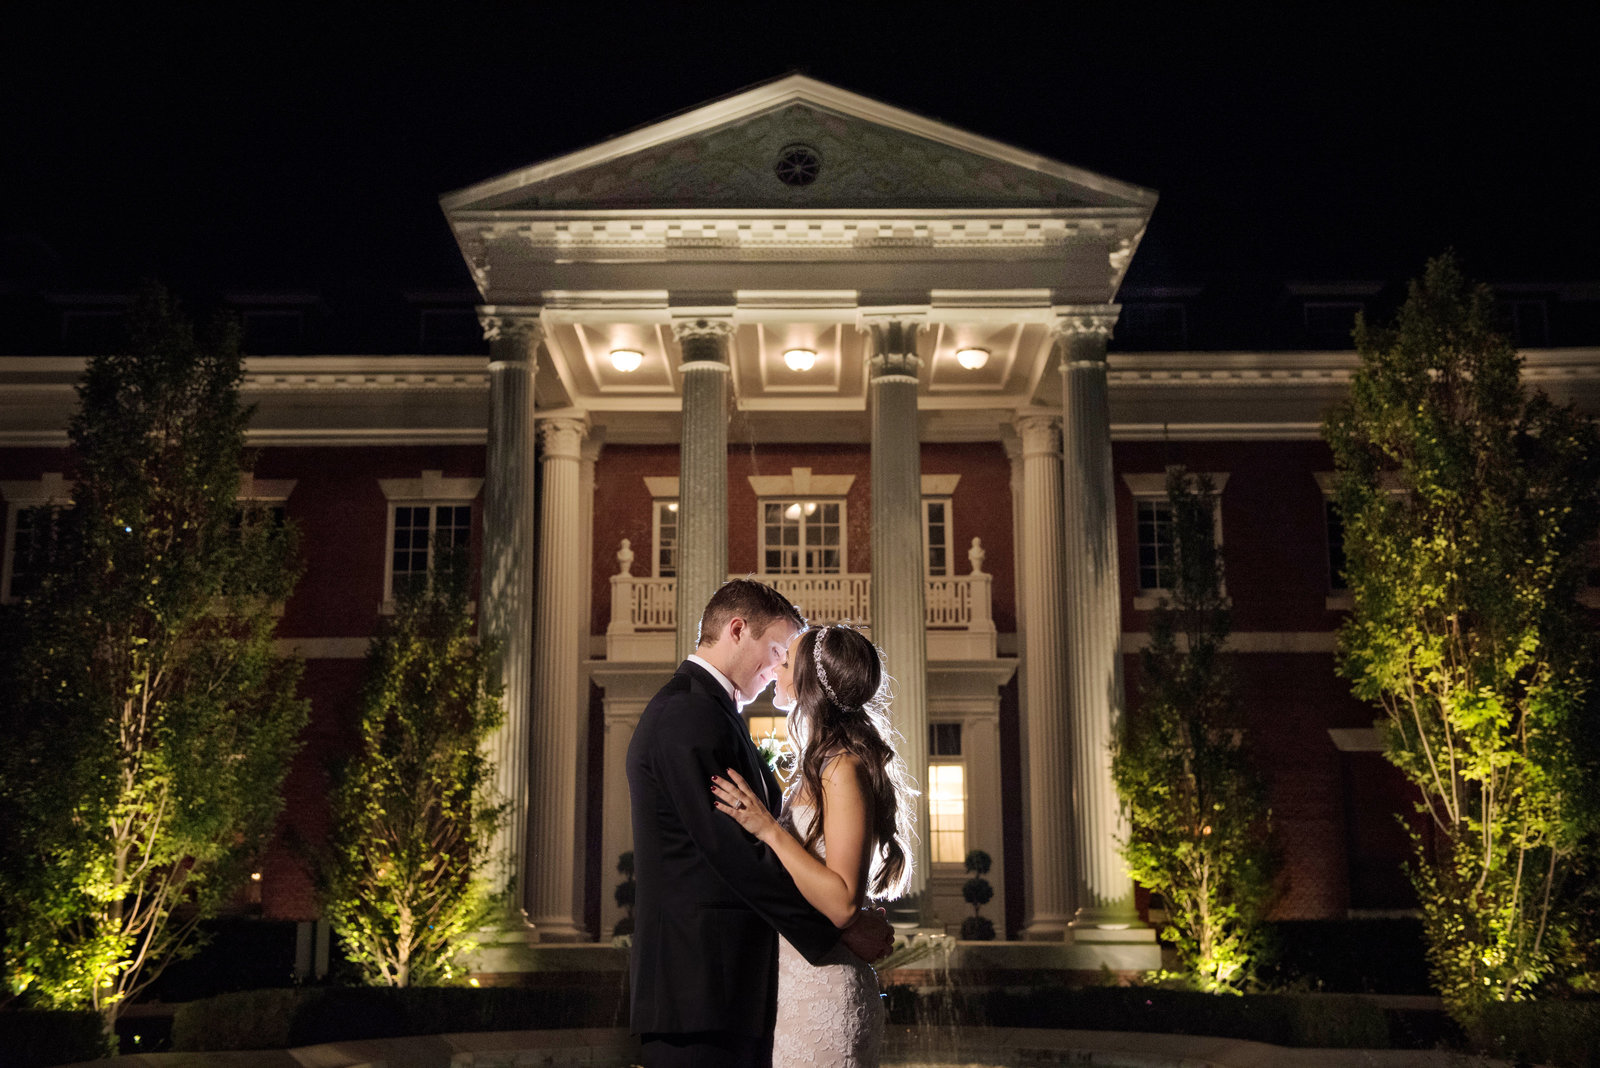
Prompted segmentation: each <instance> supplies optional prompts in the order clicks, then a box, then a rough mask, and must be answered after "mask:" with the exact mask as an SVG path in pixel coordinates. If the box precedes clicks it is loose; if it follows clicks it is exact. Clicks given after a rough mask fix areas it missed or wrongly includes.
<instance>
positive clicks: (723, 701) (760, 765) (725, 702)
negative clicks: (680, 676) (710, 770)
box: [678, 660, 781, 815]
mask: <svg viewBox="0 0 1600 1068" xmlns="http://www.w3.org/2000/svg"><path fill="white" fill-rule="evenodd" d="M678 670H679V671H681V672H685V673H687V674H688V676H689V677H690V678H691V679H693V680H695V682H696V683H698V685H699V687H700V689H702V690H704V691H705V692H706V694H707V695H708V696H710V697H712V698H714V699H715V700H716V702H717V706H718V707H719V708H721V709H722V711H723V714H724V715H726V716H727V717H728V718H729V719H730V720H732V721H733V729H734V731H735V732H736V733H737V734H738V736H739V738H740V740H741V741H742V742H743V744H744V752H745V759H746V760H747V761H749V768H750V769H751V770H753V771H754V772H755V775H754V778H755V780H756V782H755V786H756V789H758V790H760V791H761V800H762V802H763V803H764V804H765V805H766V806H767V809H768V810H769V811H771V812H772V813H773V814H774V815H776V814H777V805H776V803H775V800H774V799H776V798H778V797H780V796H781V791H779V790H778V788H777V785H776V783H775V782H772V783H769V782H768V781H767V780H768V779H770V778H771V776H772V773H771V772H770V771H768V770H767V762H766V761H765V760H762V759H761V751H760V750H758V749H757V748H756V743H755V741H754V740H753V739H752V738H751V737H750V727H749V725H748V724H747V723H745V721H744V717H743V716H741V715H739V709H738V706H736V705H735V704H734V703H733V698H732V697H730V696H728V691H727V690H725V689H723V688H722V683H720V682H718V681H717V680H716V678H715V677H714V676H712V674H711V673H710V672H709V671H707V670H706V669H705V668H703V667H701V666H700V665H699V664H696V663H695V662H694V661H692V660H685V661H684V662H683V663H682V664H680V665H679V666H678Z"/></svg>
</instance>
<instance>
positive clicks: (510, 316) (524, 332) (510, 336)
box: [478, 308, 544, 355]
mask: <svg viewBox="0 0 1600 1068" xmlns="http://www.w3.org/2000/svg"><path fill="white" fill-rule="evenodd" d="M478 324H479V325H480V326H482V327H483V336H484V339H485V340H486V341H512V342H517V343H518V344H517V346H516V347H517V348H518V349H521V350H522V351H523V353H524V354H525V355H527V354H531V353H532V352H533V350H534V349H535V348H536V347H537V346H538V344H539V342H541V341H543V340H544V323H543V322H542V321H540V318H539V312H538V310H537V309H534V310H532V311H524V312H502V311H497V310H495V309H494V308H479V309H478Z"/></svg>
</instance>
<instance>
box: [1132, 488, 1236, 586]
mask: <svg viewBox="0 0 1600 1068" xmlns="http://www.w3.org/2000/svg"><path fill="white" fill-rule="evenodd" d="M1191 477H1194V476H1191ZM1206 477H1207V478H1209V479H1210V480H1211V490H1212V501H1211V505H1212V506H1211V538H1212V544H1214V545H1218V546H1220V545H1221V544H1222V507H1221V505H1222V499H1221V498H1222V490H1223V488H1224V487H1225V486H1227V484H1228V476H1227V474H1226V473H1217V472H1211V473H1208V474H1207V475H1206ZM1122 480H1123V482H1124V483H1126V484H1127V486H1128V489H1129V490H1130V491H1131V492H1132V493H1133V504H1134V545H1135V549H1136V552H1137V554H1138V561H1137V563H1138V574H1139V592H1138V595H1136V596H1135V597H1134V607H1135V608H1137V609H1141V610H1142V609H1148V608H1153V607H1155V605H1156V601H1157V598H1158V597H1159V596H1160V595H1162V594H1165V593H1168V592H1170V591H1171V589H1172V583H1173V580H1174V579H1173V551H1174V548H1175V546H1174V545H1173V524H1172V506H1171V504H1169V503H1168V501H1167V476H1166V475H1165V474H1148V475H1147V474H1124V475H1123V476H1122Z"/></svg>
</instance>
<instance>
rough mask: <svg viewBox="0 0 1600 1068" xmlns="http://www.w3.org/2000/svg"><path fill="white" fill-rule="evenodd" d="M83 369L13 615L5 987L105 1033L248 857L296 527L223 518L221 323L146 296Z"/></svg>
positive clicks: (267, 776)
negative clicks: (107, 348)
mask: <svg viewBox="0 0 1600 1068" xmlns="http://www.w3.org/2000/svg"><path fill="white" fill-rule="evenodd" d="M131 340H132V344H131V346H130V350H129V351H128V352H127V353H126V354H121V355H113V356H101V357H96V358H95V359H93V360H92V361H90V363H89V366H88V368H87V370H86V372H85V375H84V378H83V380H82V382H81V383H80V385H79V387H78V396H79V402H80V403H79V410H78V413H77V415H76V416H75V417H74V419H73V421H72V424H71V427H70V435H71V441H72V444H73V447H74V451H75V454H76V465H77V471H76V475H77V478H76V483H75V489H74V505H73V507H71V508H70V509H67V510H66V511H64V512H63V514H62V515H61V517H60V520H59V524H58V540H57V544H56V547H55V552H54V555H53V559H52V560H51V561H50V562H49V565H48V573H47V574H46V575H45V577H44V581H43V583H42V586H41V588H40V590H39V591H38V593H37V594H35V595H34V596H33V597H31V598H30V599H29V600H28V601H27V603H26V604H25V605H24V606H23V608H22V611H21V613H20V616H19V618H17V619H15V620H13V621H12V623H13V624H14V625H15V626H16V628H17V633H18V638H17V646H16V648H15V649H14V650H11V656H10V658H9V661H8V663H7V665H6V667H7V675H8V678H7V680H6V687H7V690H8V692H9V693H10V694H11V695H12V698H13V699H12V702H11V703H10V704H9V705H8V706H7V709H6V713H5V715H6V718H7V720H8V722H5V723H4V724H3V728H4V733H5V736H6V738H7V744H6V746H4V747H3V750H0V761H3V762H4V763H3V769H0V770H3V774H0V806H3V808H4V813H3V815H4V819H0V826H3V827H4V828H5V838H4V841H3V843H0V848H3V849H4V852H5V857H4V863H3V864H0V909H3V910H4V917H3V919H4V928H5V956H6V978H7V984H8V985H9V986H10V988H11V989H12V990H13V991H16V992H21V993H24V994H25V996H26V999H27V1000H28V1001H30V1002H32V1003H34V1004H37V1005H40V1006H44V1007H51V1008H82V1007H88V1008H93V1009H95V1010H97V1011H99V1012H101V1013H102V1014H104V1015H105V1017H106V1019H107V1022H108V1025H109V1023H110V1021H111V1020H114V1018H115V1016H116V1014H117V1013H118V1012H119V1011H120V1007H121V1006H122V1004H123V1003H124V1002H125V1001H126V1000H127V999H128V998H130V997H132V996H133V995H135V994H136V993H137V992H138V991H140V990H142V989H143V988H144V987H145V986H146V985H148V984H149V983H150V982H152V981H153V980H154V979H155V978H156V976H157V975H159V973H160V971H161V969H162V968H163V967H164V966H165V965H166V964H167V963H168V962H169V961H171V960H173V959H175V958H177V957H180V956H183V955H184V954H186V953H187V952H190V951H192V949H193V939H194V932H195V927H196V924H198V923H199V922H200V921H201V920H202V919H204V918H206V917H208V916H210V915H213V914H215V913H216V912H217V911H218V909H219V908H220V907H221V906H222V905H223V904H224V903H225V902H227V900H228V899H229V897H230V896H231V895H232V894H233V893H234V892H235V891H236V890H237V889H238V888H239V886H240V885H241V883H242V881H243V879H244V878H245V876H246V875H247V874H248V872H249V871H250V866H251V865H252V864H253V863H254V862H255V860H256V858H258V857H259V854H260V851H261V849H262V847H263V845H264V843H265V840H266V838H267V836H268V835H269V834H270V832H271V830H272V827H273V824H274V821H275V819H276V817H277V814H278V810H279V808H280V804H281V802H280V799H279V786H280V784H281V782H282V780H283V776H284V774H285V772H286V771H287V768H288V764H289V761H290V759H291V757H292V755H293V753H294V750H295V746H296V742H295V739H296V736H297V735H298V733H299V731H300V728H301V726H302V725H303V723H304V722H305V706H304V704H303V702H301V701H300V700H298V699H297V698H296V697H295V695H294V691H295V685H296V681H297V679H298V674H299V669H298V665H297V664H294V663H292V662H289V661H286V660H284V659H282V658H280V657H278V656H276V655H275V654H274V652H273V647H272V636H273V630H274V627H275V625H276V614H275V606H277V605H280V604H281V603H282V602H283V601H284V599H285V598H286V597H287V596H288V594H289V592H290V590H291V588H292V587H293V584H294V580H295V577H296V568H295V565H294V563H293V561H294V559H295V545H294V537H293V531H292V530H290V529H286V528H284V527H283V526H281V525H280V524H276V523H273V522H272V521H271V519H270V517H269V516H267V515H265V514H263V513H262V512H260V511H259V510H255V509H251V508H248V507H246V508H244V509H243V510H242V511H241V507H240V505H239V503H238V502H237V500H236V498H237V496H238V492H239V485H240V471H241V469H242V468H243V467H244V466H245V454H244V434H245V426H246V423H247V421H248V419H249V415H250V412H249V410H248V409H247V408H245V407H244V406H243V405H241V403H240V400H239V383H240V380H241V378H242V374H243V365H242V360H241V357H240V354H239V346H238V337H237V331H236V329H234V328H232V327H231V326H230V325H228V324H219V325H218V327H217V328H216V329H215V331H214V332H213V335H212V336H210V337H204V338H202V337H200V336H197V334H196V332H195V329H194V327H193V326H192V325H191V324H190V323H189V322H188V321H187V320H186V319H185V318H184V317H183V316H182V314H181V313H180V312H179V310H178V309H177V307H176V306H175V304H174V302H173V301H172V300H171V299H170V298H169V297H168V296H167V294H166V293H165V292H164V291H161V290H159V289H152V290H150V291H147V292H145V293H144V294H142V295H141V296H140V298H139V300H138V302H137V304H136V306H135V308H134V312H133V316H132V339H131Z"/></svg>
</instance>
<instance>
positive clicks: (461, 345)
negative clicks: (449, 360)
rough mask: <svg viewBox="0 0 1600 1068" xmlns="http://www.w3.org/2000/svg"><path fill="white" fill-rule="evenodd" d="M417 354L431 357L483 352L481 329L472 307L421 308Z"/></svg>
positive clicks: (476, 314)
mask: <svg viewBox="0 0 1600 1068" xmlns="http://www.w3.org/2000/svg"><path fill="white" fill-rule="evenodd" d="M419 342H420V344H421V349H420V351H422V352H424V353H428V354H430V355H440V354H451V355H455V354H466V353H477V352H482V351H483V327H482V325H480V324H479V322H478V313H477V312H476V311H474V310H472V309H471V308H465V309H455V308H424V309H423V310H422V313H421V337H420V338H419Z"/></svg>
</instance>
